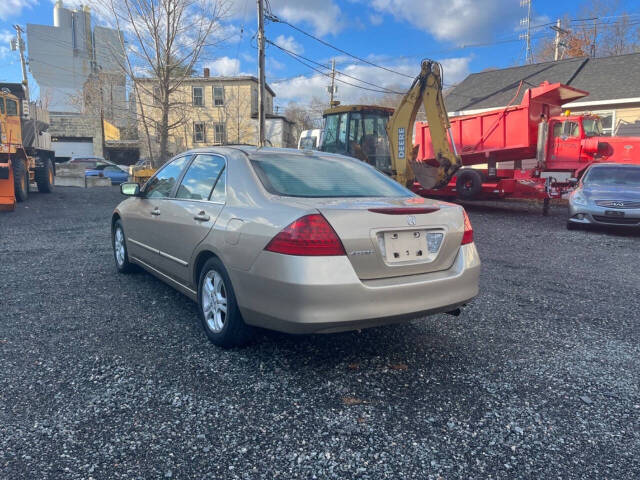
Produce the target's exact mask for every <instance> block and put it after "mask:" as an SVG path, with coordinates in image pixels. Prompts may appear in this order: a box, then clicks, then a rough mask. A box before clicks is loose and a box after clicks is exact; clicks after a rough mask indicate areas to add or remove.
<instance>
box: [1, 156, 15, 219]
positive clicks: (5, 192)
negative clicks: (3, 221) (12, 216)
mask: <svg viewBox="0 0 640 480" xmlns="http://www.w3.org/2000/svg"><path fill="white" fill-rule="evenodd" d="M0 162H2V161H1V160H0ZM15 208H16V195H15V191H14V189H13V169H12V168H11V160H7V161H6V163H0V211H13V210H14V209H15Z"/></svg>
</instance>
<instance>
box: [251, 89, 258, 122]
mask: <svg viewBox="0 0 640 480" xmlns="http://www.w3.org/2000/svg"><path fill="white" fill-rule="evenodd" d="M257 114H258V89H257V88H252V89H251V115H257Z"/></svg>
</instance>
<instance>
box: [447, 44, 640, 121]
mask: <svg viewBox="0 0 640 480" xmlns="http://www.w3.org/2000/svg"><path fill="white" fill-rule="evenodd" d="M545 80H546V81H548V82H550V83H555V82H560V83H564V84H567V85H571V86H573V87H576V88H578V89H580V90H586V91H587V92H589V96H588V97H585V99H584V100H587V101H594V100H615V99H621V98H636V97H640V53H632V54H628V55H618V56H613V57H602V58H571V59H567V60H559V61H557V62H545V63H537V64H533V65H523V66H519V67H511V68H504V69H500V70H488V71H484V72H479V73H473V74H471V75H469V76H468V77H467V78H465V79H464V80H463V81H462V82H461V83H460V84H458V85H457V86H456V87H455V88H454V89H453V90H451V91H450V92H449V93H448V94H447V97H446V104H447V110H449V111H461V110H475V109H482V108H496V107H503V106H505V105H507V104H508V103H509V101H511V99H512V98H513V97H514V95H515V94H516V91H517V90H518V85H519V84H520V81H524V86H523V88H522V89H521V91H520V93H519V95H518V98H516V99H515V100H514V101H513V103H514V104H518V103H520V100H522V95H523V94H524V91H525V90H526V88H529V87H537V86H538V85H540V83H542V82H543V81H545Z"/></svg>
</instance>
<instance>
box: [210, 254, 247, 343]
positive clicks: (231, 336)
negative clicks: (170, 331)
mask: <svg viewBox="0 0 640 480" xmlns="http://www.w3.org/2000/svg"><path fill="white" fill-rule="evenodd" d="M198 313H199V314H200V320H201V322H202V327H203V328H204V331H205V333H206V334H207V337H208V338H209V340H211V342H212V343H214V344H215V345H218V346H220V347H223V348H230V347H239V346H242V345H245V344H247V343H248V342H249V341H250V340H251V337H252V336H253V328H251V327H250V326H249V325H247V324H246V323H244V320H243V319H242V315H241V314H240V309H239V308H238V302H237V301H236V294H235V291H234V290H233V285H232V284H231V279H230V278H229V273H228V272H227V269H226V268H225V267H224V265H223V264H222V262H221V261H220V260H219V259H218V258H216V257H212V258H210V259H209V260H207V262H206V263H205V264H204V266H203V267H202V271H201V272H200V278H199V279H198Z"/></svg>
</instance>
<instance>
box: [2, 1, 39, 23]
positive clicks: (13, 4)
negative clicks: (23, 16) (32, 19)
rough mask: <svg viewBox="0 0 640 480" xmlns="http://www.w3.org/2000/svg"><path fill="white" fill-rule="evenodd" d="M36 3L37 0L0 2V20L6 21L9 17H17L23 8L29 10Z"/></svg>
mask: <svg viewBox="0 0 640 480" xmlns="http://www.w3.org/2000/svg"><path fill="white" fill-rule="evenodd" d="M37 3H38V2H37V0H1V1H0V20H6V19H7V18H9V17H17V16H18V15H20V13H21V12H22V9H23V8H31V7H32V6H34V5H36V4H37Z"/></svg>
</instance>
